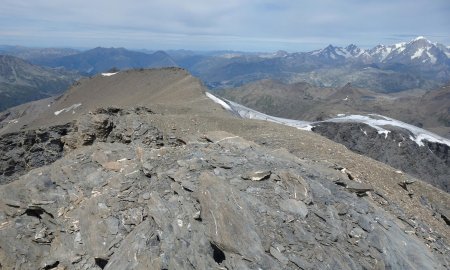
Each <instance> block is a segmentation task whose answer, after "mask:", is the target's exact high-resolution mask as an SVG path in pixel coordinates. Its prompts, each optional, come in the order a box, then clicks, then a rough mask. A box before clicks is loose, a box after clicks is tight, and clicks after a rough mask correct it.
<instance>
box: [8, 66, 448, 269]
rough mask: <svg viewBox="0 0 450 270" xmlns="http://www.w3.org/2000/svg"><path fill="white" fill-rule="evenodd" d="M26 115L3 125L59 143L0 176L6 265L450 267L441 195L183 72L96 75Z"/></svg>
mask: <svg viewBox="0 0 450 270" xmlns="http://www.w3.org/2000/svg"><path fill="white" fill-rule="evenodd" d="M124 86H127V88H126V89H127V93H126V94H123V93H122V92H123V87H124ZM163 86H165V87H163ZM103 97H104V98H103ZM125 97H128V99H126V98H125ZM139 100H140V102H137V101H139ZM134 103H138V104H137V105H135V104H134ZM142 103H144V104H142ZM71 104H82V105H80V106H77V107H76V108H75V107H72V108H71V109H70V110H67V111H65V110H62V109H63V108H67V106H70V105H71ZM140 105H145V106H140ZM45 106H46V104H45ZM62 106H63V107H62ZM29 107H30V108H31V107H32V106H29ZM46 110H48V111H46ZM61 110H62V111H61ZM57 111H61V112H60V113H58V114H56V115H55V113H54V112H57ZM51 115H53V116H52V117H50V118H49V119H47V118H45V117H43V118H41V117H42V116H51ZM22 117H23V118H20V117H19V118H18V119H17V120H18V122H17V123H16V124H19V125H20V124H21V123H24V121H25V120H26V118H27V117H28V120H30V119H34V121H32V122H26V123H27V126H24V125H23V124H22V126H21V127H16V129H17V131H14V132H25V133H27V132H28V133H27V134H32V135H33V136H34V134H42V133H45V132H47V133H49V134H50V135H49V136H48V137H49V138H55V140H57V141H58V142H61V144H62V150H61V149H58V150H55V151H56V152H59V153H61V155H62V157H61V158H59V159H57V160H56V161H54V162H53V161H50V160H49V161H48V162H47V163H45V164H47V165H44V164H37V165H36V166H35V168H34V169H33V168H32V167H31V166H29V167H25V169H24V170H22V171H21V172H20V173H18V174H22V176H20V177H17V176H11V177H10V178H9V179H8V182H9V183H7V184H3V185H1V186H0V194H1V196H0V209H1V211H0V235H1V237H0V262H1V266H2V267H3V268H5V269H36V268H38V269H214V268H218V269H225V268H226V269H392V268H397V269H398V268H403V269H404V268H408V269H445V268H448V266H449V263H450V262H449V261H448V257H449V256H448V255H449V251H450V250H449V246H448V243H449V236H450V235H449V229H448V226H449V225H448V221H449V219H448V218H449V215H448V205H449V201H450V198H449V195H448V194H447V193H444V192H441V191H439V190H438V189H436V188H434V187H432V186H430V185H428V184H426V183H424V182H422V181H420V180H416V179H414V178H412V177H410V176H409V175H405V174H398V173H396V172H395V170H394V169H393V168H391V167H389V166H386V165H384V164H382V163H379V162H376V161H374V160H372V159H369V158H366V157H364V156H360V155H356V154H354V153H352V152H350V151H348V150H347V149H346V148H345V147H342V146H341V145H339V144H336V143H333V142H332V141H330V140H327V139H325V138H323V137H321V136H318V135H315V134H313V133H311V132H306V131H302V130H296V129H294V128H291V127H287V126H283V125H278V124H274V123H269V122H265V121H257V120H246V119H240V118H236V117H235V116H233V115H231V114H230V113H228V112H227V111H225V110H223V109H222V108H221V107H220V106H219V105H217V104H215V103H213V102H212V101H211V100H210V99H208V98H207V97H206V96H205V95H204V89H203V87H202V86H201V84H200V83H199V82H198V81H197V80H196V79H194V78H193V77H192V76H190V75H189V74H187V73H186V72H184V71H183V70H179V69H164V70H144V71H128V72H123V73H118V74H116V75H113V76H110V77H101V76H99V77H95V78H93V79H91V80H88V81H83V82H81V83H80V84H79V85H78V86H75V87H74V88H72V89H71V90H70V91H69V92H68V93H66V94H65V95H64V96H62V97H61V98H59V99H58V100H55V101H54V103H52V104H51V107H50V108H49V107H47V108H46V109H43V110H41V111H40V113H38V114H34V115H33V117H31V116H30V115H27V111H26V110H25V111H23V114H22ZM22 120H23V121H22ZM38 121H39V122H38ZM63 123H70V124H69V126H65V128H66V132H64V133H60V134H59V135H56V134H55V133H54V131H55V130H60V128H59V127H61V126H60V125H61V124H63ZM56 124H57V125H59V127H55V125H56ZM38 128H39V129H40V130H39V131H38V130H37V129H38ZM20 130H22V131H20ZM52 131H53V133H52ZM8 134H10V133H9V132H6V131H5V130H3V135H2V138H3V139H5V140H6V139H7V138H8V136H9V135H8ZM33 136H31V137H33ZM36 136H37V135H36ZM18 140H19V141H20V140H21V139H18ZM36 140H37V141H39V143H41V145H42V143H43V145H42V146H41V148H44V149H45V148H46V144H45V140H42V139H39V140H38V139H36ZM20 147H21V146H17V147H16V148H20ZM16 148H15V149H16ZM24 148H26V147H24ZM287 149H289V150H287ZM24 151H25V152H27V151H29V149H24ZM31 159H34V158H31ZM52 162H53V163H52ZM42 165H44V166H42ZM412 180H414V181H412ZM405 182H407V183H408V188H413V189H414V191H415V192H414V194H413V195H410V192H408V191H406V190H405V189H404V188H402V187H401V186H400V185H399V183H405ZM410 182H414V183H410Z"/></svg>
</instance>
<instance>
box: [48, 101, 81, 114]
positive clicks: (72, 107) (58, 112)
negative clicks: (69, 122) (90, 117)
mask: <svg viewBox="0 0 450 270" xmlns="http://www.w3.org/2000/svg"><path fill="white" fill-rule="evenodd" d="M80 106H81V103H78V104H73V105H71V106H70V107H67V108H64V109H62V110H59V111H56V112H54V114H55V115H59V114H60V113H62V112H69V111H70V110H72V113H73V114H74V113H75V109H76V108H78V107H80Z"/></svg>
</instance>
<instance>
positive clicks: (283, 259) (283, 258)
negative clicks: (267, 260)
mask: <svg viewBox="0 0 450 270" xmlns="http://www.w3.org/2000/svg"><path fill="white" fill-rule="evenodd" d="M270 254H271V255H272V256H273V257H275V259H277V260H278V261H280V262H281V263H282V264H283V265H286V264H288V263H289V259H288V258H286V256H284V255H283V254H282V253H281V252H280V251H278V249H276V248H274V247H270Z"/></svg>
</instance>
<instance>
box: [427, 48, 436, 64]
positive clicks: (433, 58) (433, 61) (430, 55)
mask: <svg viewBox="0 0 450 270" xmlns="http://www.w3.org/2000/svg"><path fill="white" fill-rule="evenodd" d="M427 55H428V57H430V62H431V63H432V64H436V61H437V59H436V57H435V56H434V55H432V54H431V53H430V52H428V51H427Z"/></svg>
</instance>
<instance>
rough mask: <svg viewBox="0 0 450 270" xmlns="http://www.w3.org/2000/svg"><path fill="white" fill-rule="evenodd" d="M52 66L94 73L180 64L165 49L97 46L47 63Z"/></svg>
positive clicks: (89, 73) (83, 72)
mask: <svg viewBox="0 0 450 270" xmlns="http://www.w3.org/2000/svg"><path fill="white" fill-rule="evenodd" d="M47 65H48V66H51V67H64V68H66V69H70V70H77V71H79V72H81V73H82V74H86V75H94V74H97V73H99V72H104V71H107V70H109V69H111V68H118V69H130V68H156V67H174V66H178V65H177V64H176V63H175V62H174V61H173V59H172V58H171V57H170V56H169V55H168V54H167V53H165V52H163V51H157V52H155V53H152V54H146V53H142V52H135V51H129V50H127V49H124V48H101V47H98V48H95V49H92V50H88V51H84V52H81V53H78V54H73V55H69V56H64V57H60V58H57V59H54V60H53V61H51V62H49V63H47Z"/></svg>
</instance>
